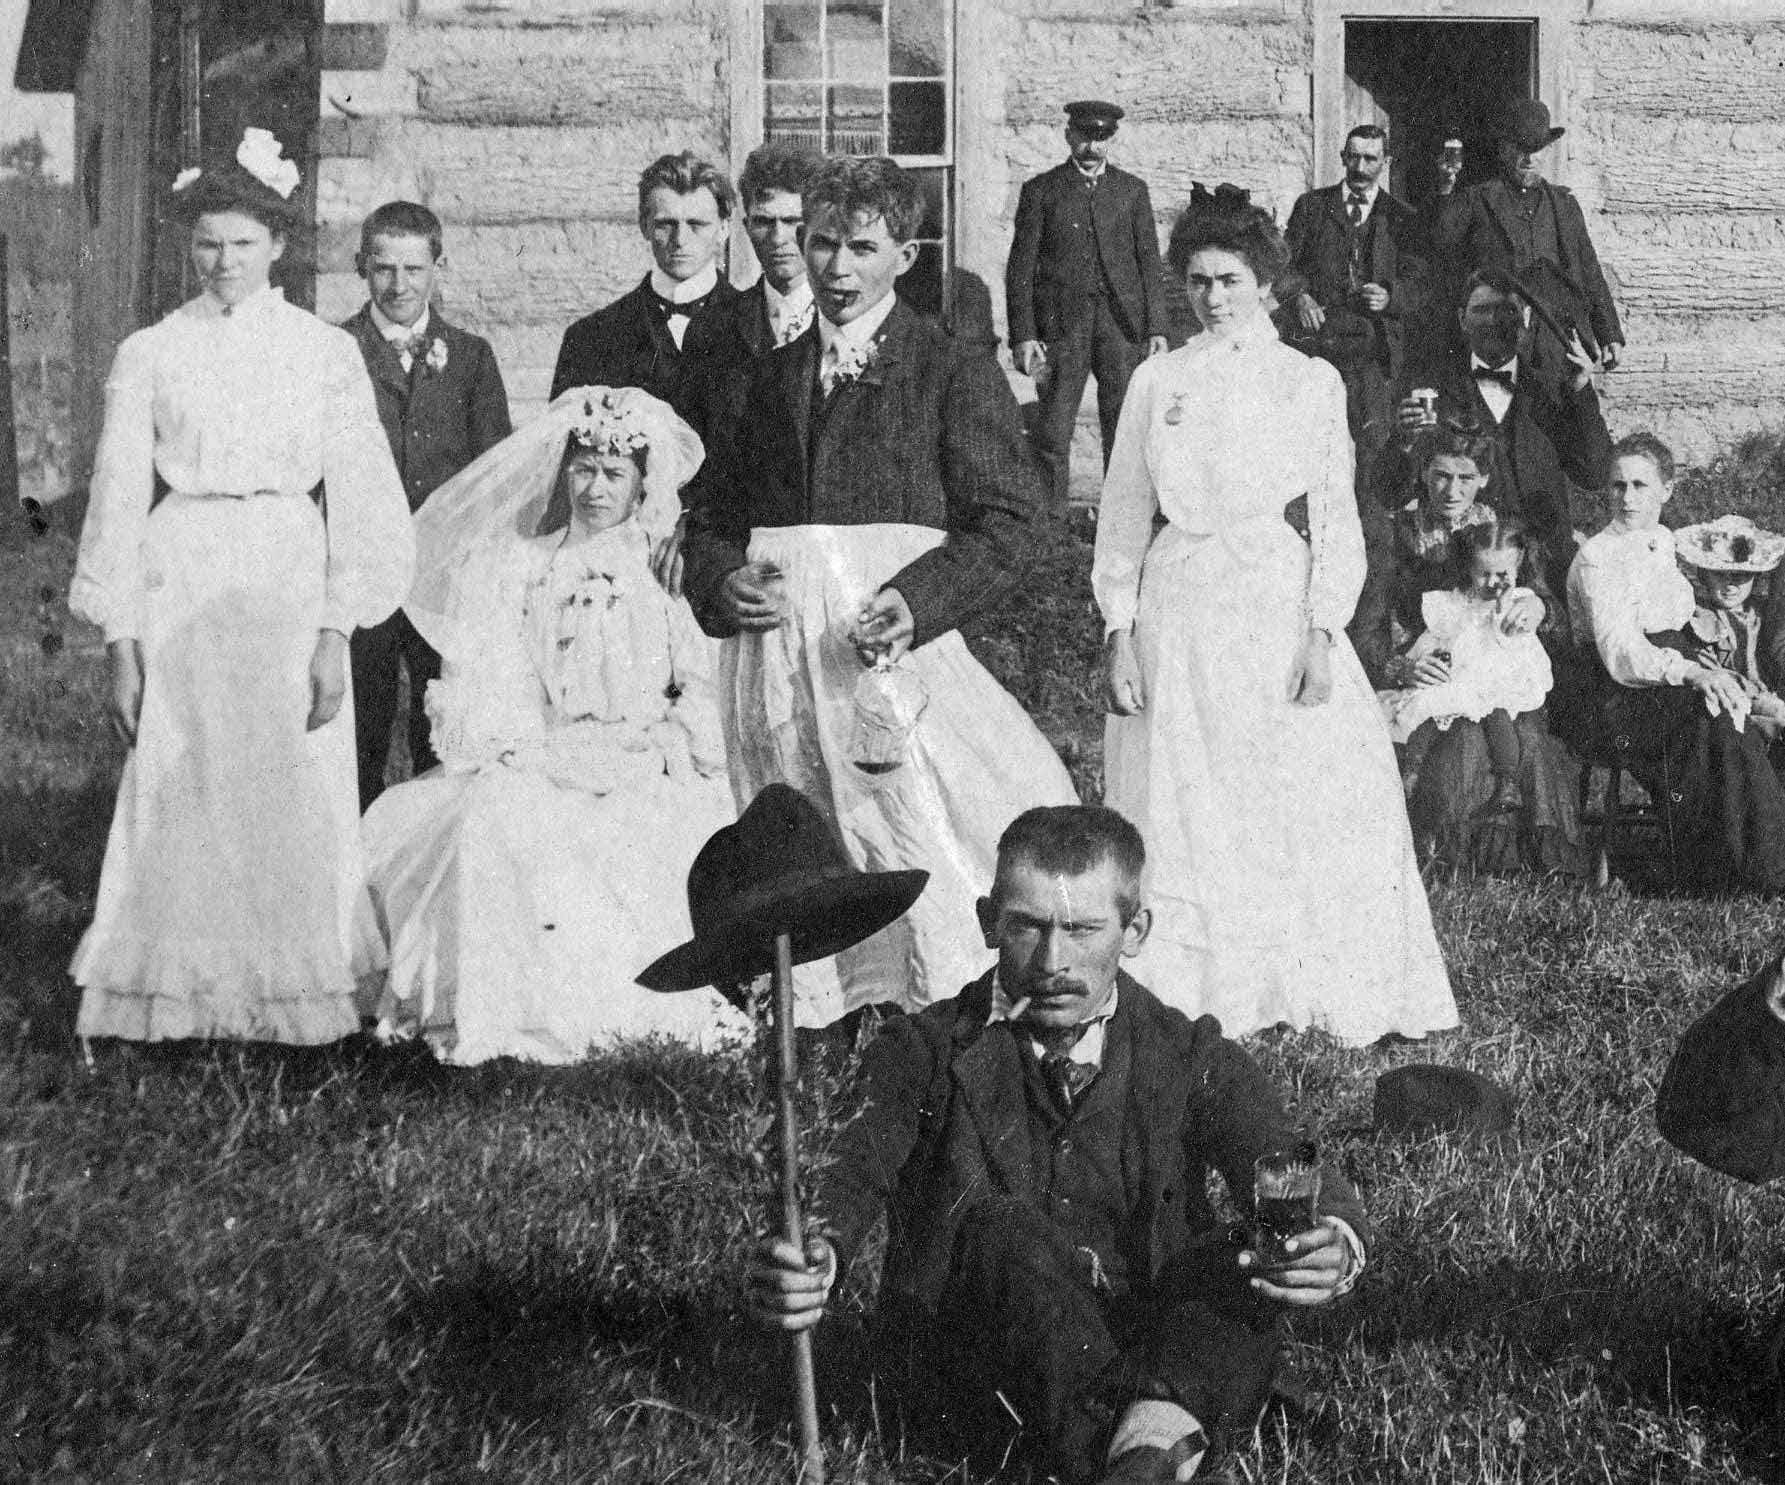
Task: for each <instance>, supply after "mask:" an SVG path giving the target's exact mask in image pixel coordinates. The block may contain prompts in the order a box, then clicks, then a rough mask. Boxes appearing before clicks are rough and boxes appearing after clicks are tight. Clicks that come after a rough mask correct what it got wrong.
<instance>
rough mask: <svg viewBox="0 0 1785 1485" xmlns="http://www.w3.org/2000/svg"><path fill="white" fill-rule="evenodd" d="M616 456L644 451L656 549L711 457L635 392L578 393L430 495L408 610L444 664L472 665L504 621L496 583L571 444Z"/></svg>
mask: <svg viewBox="0 0 1785 1485" xmlns="http://www.w3.org/2000/svg"><path fill="white" fill-rule="evenodd" d="M573 435H574V436H575V437H576V439H577V442H578V443H579V444H581V445H586V446H590V447H595V448H599V449H603V450H604V451H608V452H624V453H630V452H632V451H634V450H637V449H641V448H642V449H643V450H644V463H645V470H644V489H643V494H642V497H641V499H640V501H639V505H638V512H637V515H636V517H635V519H636V520H637V521H638V523H639V525H640V526H641V527H642V528H643V529H644V531H645V534H646V535H647V536H648V537H649V538H650V540H651V545H652V546H653V548H654V547H656V546H657V545H658V544H659V543H661V542H663V541H665V540H666V539H667V538H668V537H669V535H670V532H671V531H672V530H674V528H675V524H676V520H677V518H678V517H679V516H680V514H681V510H682V502H681V497H680V495H679V493H678V492H679V491H680V490H681V487H682V486H683V485H684V484H686V483H687V482H688V480H689V479H690V478H691V477H692V476H693V474H694V471H695V470H697V469H699V468H700V462H701V460H702V459H703V458H704V457H705V455H706V450H705V449H704V448H703V446H702V445H701V441H700V435H698V434H697V433H696V432H695V431H694V430H693V429H692V428H690V427H689V426H688V425H687V424H686V423H684V422H683V421H682V420H681V419H680V418H679V417H677V416H676V414H675V412H674V411H673V410H672V409H671V408H670V406H669V404H668V403H667V402H664V401H663V400H662V399H661V398H657V397H653V396H651V394H650V393H648V392H642V391H640V390H639V389H638V388H637V387H572V388H571V389H570V390H569V391H567V392H564V393H563V394H562V395H560V396H559V397H558V398H557V399H556V400H555V401H554V402H553V403H552V405H551V406H550V407H548V408H547V409H546V410H545V411H544V412H543V413H541V414H540V415H539V416H538V417H537V418H535V419H533V421H532V422H530V423H526V424H523V425H522V426H521V427H520V428H518V429H516V430H515V431H514V432H513V433H511V434H510V435H509V436H508V437H507V438H505V439H503V440H502V442H501V443H499V444H497V445H496V446H495V447H494V448H493V449H490V450H489V451H488V452H487V453H485V454H484V455H483V456H482V457H481V458H480V459H478V460H477V461H476V462H474V463H472V464H469V465H467V466H466V467H465V468H464V469H463V470H461V471H460V472H459V473H458V474H456V475H454V476H453V477H452V478H451V479H450V480H448V481H447V482H446V483H445V484H444V485H442V486H441V487H440V488H439V489H438V490H436V491H434V493H433V494H432V495H430V496H429V497H428V499H427V501H426V502H425V503H424V504H423V506H422V508H421V509H420V510H419V511H418V512H416V516H415V583H414V586H412V587H411V588H410V590H409V598H408V601H407V602H406V603H404V605H403V611H404V612H405V613H406V614H408V616H409V618H410V621H411V622H412V623H414V625H415V627H416V628H417V629H418V630H419V631H420V632H421V635H422V638H424V639H425V640H427V642H428V643H429V644H430V645H432V646H433V647H434V648H435V649H436V650H438V651H439V652H440V654H441V656H442V658H444V659H446V660H448V661H456V660H460V659H462V658H464V657H465V656H466V655H467V654H468V653H469V652H470V651H471V650H473V649H474V648H475V647H476V646H477V644H478V643H479V635H480V634H481V633H482V632H483V631H484V630H485V629H486V628H487V626H488V625H489V624H490V623H491V622H492V620H493V619H495V618H496V616H495V615H492V614H490V613H488V612H487V607H488V602H489V599H490V596H491V594H490V589H489V585H488V574H489V573H490V571H491V570H492V568H493V567H494V566H496V565H497V563H498V562H499V560H500V558H501V556H502V555H503V554H504V553H505V552H507V551H508V550H510V549H511V548H512V547H513V546H514V545H515V544H516V543H517V542H520V541H525V540H527V539H528V538H530V537H533V536H536V535H538V534H540V525H541V522H542V520H543V519H544V518H545V516H546V513H547V511H548V509H550V508H551V506H552V505H553V498H552V497H553V494H554V492H555V491H556V490H557V486H558V471H559V469H560V467H561V466H562V464H563V462H564V453H565V449H566V447H567V446H568V445H569V442H570V440H571V437H572V436H573Z"/></svg>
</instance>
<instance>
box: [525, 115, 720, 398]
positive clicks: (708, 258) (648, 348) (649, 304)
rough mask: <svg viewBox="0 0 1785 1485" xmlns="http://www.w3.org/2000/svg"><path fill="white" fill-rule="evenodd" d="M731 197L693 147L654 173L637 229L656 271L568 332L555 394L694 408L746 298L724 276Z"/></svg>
mask: <svg viewBox="0 0 1785 1485" xmlns="http://www.w3.org/2000/svg"><path fill="white" fill-rule="evenodd" d="M732 200H733V197H732V189H731V182H730V181H729V180H727V179H726V178H725V175H724V173H723V172H722V171H721V170H720V169H719V168H718V167H717V166H716V165H713V164H710V163H709V162H708V161H706V160H703V159H701V158H700V157H699V156H698V155H696V154H694V153H693V151H691V150H683V151H682V153H681V154H679V155H664V156H662V157H661V158H659V159H657V160H654V161H652V162H651V164H650V165H649V166H647V167H646V169H645V172H644V174H643V175H641V176H640V177H639V178H638V230H639V231H640V232H641V233H643V234H644V239H645V241H646V242H647V243H649V244H650V248H651V258H652V260H653V267H652V269H651V271H650V272H649V273H648V274H646V275H645V277H644V278H643V279H642V280H641V281H640V282H639V283H638V284H637V285H636V286H635V287H634V288H632V289H630V290H629V291H628V292H626V293H625V294H622V295H621V296H620V297H619V298H618V299H616V300H614V302H613V303H612V304H609V305H606V306H604V307H603V308H601V309H598V310H596V311H595V312H594V313H593V314H589V315H584V316H583V318H582V319H580V320H578V321H577V322H576V323H575V324H574V325H572V326H571V327H570V328H569V329H568V330H566V331H565V332H564V340H563V342H562V344H560V345H559V347H558V364H557V366H556V368H555V369H554V370H553V372H552V396H553V397H556V396H557V395H558V394H559V393H560V392H563V391H565V390H566V389H567V388H570V387H641V388H643V389H644V390H645V391H647V392H649V393H650V394H651V395H652V396H653V397H661V398H662V399H663V400H664V401H665V402H667V403H668V404H669V405H670V406H671V407H673V408H674V409H675V410H676V412H677V413H679V414H681V415H683V416H684V417H686V416H687V415H688V414H689V413H690V412H691V411H694V410H695V404H696V402H697V401H698V399H699V397H700V395H701V392H702V385H703V378H702V372H703V369H704V366H705V362H706V358H707V357H708V356H709V355H710V354H711V353H712V351H713V349H714V347H715V346H717V345H718V344H719V343H720V342H721V341H722V340H723V339H724V338H725V336H726V331H727V328H728V326H729V323H730V319H731V310H732V306H733V305H734V303H735V302H736V300H737V299H738V297H739V291H738V290H736V289H734V288H733V287H732V286H731V285H730V284H729V283H727V282H726V281H725V278H724V276H723V275H722V274H721V273H720V272H719V250H720V248H721V247H723V246H724V244H725V233H726V230H727V228H728V227H729V226H730V223H731V207H732ZM697 421H698V419H697ZM696 431H704V430H700V429H697V430H696Z"/></svg>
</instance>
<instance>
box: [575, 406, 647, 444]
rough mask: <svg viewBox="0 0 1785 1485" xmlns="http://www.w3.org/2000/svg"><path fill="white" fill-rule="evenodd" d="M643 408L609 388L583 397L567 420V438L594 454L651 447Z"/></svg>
mask: <svg viewBox="0 0 1785 1485" xmlns="http://www.w3.org/2000/svg"><path fill="white" fill-rule="evenodd" d="M643 411H644V410H643V409H642V408H640V407H639V406H637V405H636V404H635V403H634V402H633V401H632V400H631V399H625V400H622V399H621V398H619V397H618V396H616V395H615V394H614V393H613V392H604V393H602V395H601V396H600V397H599V398H594V397H590V398H585V399H584V401H583V405H582V408H581V410H580V411H579V412H578V413H577V415H576V417H575V418H574V419H573V421H572V422H571V424H570V441H571V443H572V444H574V445H575V446H576V447H577V448H579V449H593V450H594V451H595V452H596V453H598V454H637V453H640V452H643V451H645V450H648V449H649V448H650V447H651V435H650V432H649V430H648V429H647V428H646V426H645V418H644V416H643Z"/></svg>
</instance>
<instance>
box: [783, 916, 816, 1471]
mask: <svg viewBox="0 0 1785 1485" xmlns="http://www.w3.org/2000/svg"><path fill="white" fill-rule="evenodd" d="M774 988H775V1007H774V1033H775V1087H776V1091H777V1093H778V1094H779V1097H780V1104H781V1108H780V1143H781V1236H782V1237H784V1238H785V1239H786V1240H787V1241H788V1242H790V1243H792V1244H793V1246H794V1247H795V1248H797V1249H798V1250H799V1251H800V1252H801V1253H804V1252H805V1251H806V1224H805V1220H804V1218H803V1217H802V1216H801V1215H800V1116H799V1110H798V1108H797V1107H795V1104H794V1099H795V1096H796V1094H797V1093H798V1092H799V1076H800V1075H799V1060H798V1054H797V1053H796V1051H795V1049H794V1042H793V935H792V934H791V933H790V932H789V931H788V930H787V929H785V928H782V929H778V930H777V931H776V933H775V985H774ZM791 1340H792V1343H793V1406H794V1421H795V1423H797V1424H798V1426H799V1436H800V1464H799V1474H798V1475H797V1476H796V1477H795V1478H796V1479H797V1480H798V1481H799V1485H824V1449H823V1446H822V1445H821V1444H820V1443H819V1439H818V1380H817V1376H816V1374H815V1372H814V1371H813V1367H812V1332H811V1331H809V1330H800V1331H795V1332H794V1334H793V1336H792V1337H791Z"/></svg>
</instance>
